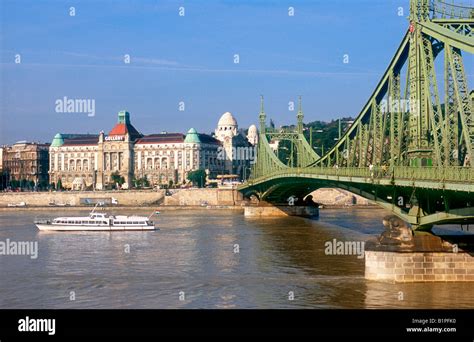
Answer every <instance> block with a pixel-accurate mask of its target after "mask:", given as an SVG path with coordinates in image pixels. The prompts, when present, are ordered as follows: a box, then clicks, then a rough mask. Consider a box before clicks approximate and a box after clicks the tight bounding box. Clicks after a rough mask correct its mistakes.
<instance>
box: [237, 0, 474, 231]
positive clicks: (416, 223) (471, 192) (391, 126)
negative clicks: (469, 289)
mask: <svg viewBox="0 0 474 342" xmlns="http://www.w3.org/2000/svg"><path fill="white" fill-rule="evenodd" d="M408 24H409V27H408V29H407V32H406V34H405V36H404V37H403V39H402V42H401V44H400V46H399V47H398V49H397V51H396V53H395V55H394V57H393V59H392V60H391V62H390V64H389V66H388V68H387V70H386V71H385V73H384V74H383V76H382V78H381V80H380V82H379V83H378V85H377V86H376V88H375V90H374V92H373V93H372V95H371V96H370V98H369V100H368V101H367V103H366V104H365V106H364V107H363V108H362V111H361V112H360V114H359V115H358V117H357V118H356V120H355V121H354V123H353V124H352V125H351V126H350V127H349V128H348V129H347V130H346V132H345V133H344V134H343V135H342V136H341V138H340V139H339V140H338V141H337V143H336V144H335V145H334V146H333V147H332V149H330V150H329V151H328V152H327V153H326V154H324V155H322V156H319V155H318V154H317V153H316V152H315V151H313V149H312V147H311V146H310V145H309V144H308V142H307V141H306V139H305V137H304V135H303V111H302V108H301V102H300V105H299V110H298V114H297V126H296V130H295V131H291V132H290V131H275V130H272V129H269V128H267V126H266V114H265V111H264V107H263V99H262V106H261V112H260V115H259V120H260V131H259V144H258V158H257V162H256V163H255V164H254V168H253V170H252V175H251V178H250V179H249V181H248V182H247V183H246V184H244V185H243V186H241V187H240V190H241V191H242V192H243V193H244V195H246V196H250V195H251V194H255V195H257V196H258V197H259V198H260V199H262V200H266V201H269V202H273V203H281V202H285V201H286V199H287V198H288V197H289V196H297V197H300V198H302V197H304V196H305V195H307V194H308V193H310V192H312V191H313V190H315V189H317V188H320V187H327V186H333V187H339V188H343V189H347V190H349V191H351V192H354V193H357V194H359V195H361V196H363V197H366V198H368V199H371V200H373V201H375V202H377V203H378V204H379V205H381V206H383V207H385V208H387V209H390V210H392V211H393V212H394V213H395V214H397V215H398V216H400V217H401V218H402V219H404V220H406V221H408V222H409V223H411V224H412V226H413V227H414V228H430V227H431V226H432V225H433V224H443V223H463V224H464V223H474V104H473V103H474V92H472V91H471V92H470V91H469V86H468V80H467V75H466V71H465V68H464V58H466V59H467V61H468V63H470V64H469V65H470V66H471V67H472V65H474V64H473V61H474V60H473V53H474V33H473V31H474V8H470V7H464V6H459V5H454V4H448V3H446V2H445V1H441V0H411V1H410V17H409V23H408ZM466 56H467V57H466ZM269 140H290V141H291V143H292V146H294V149H295V151H296V153H295V158H294V160H292V163H291V165H286V164H284V163H283V162H282V161H281V160H279V158H278V155H277V154H275V152H274V151H273V150H272V148H271V147H270V144H269Z"/></svg>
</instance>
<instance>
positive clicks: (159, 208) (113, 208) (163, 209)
mask: <svg viewBox="0 0 474 342" xmlns="http://www.w3.org/2000/svg"><path fill="white" fill-rule="evenodd" d="M102 208H103V209H104V210H110V211H118V210H127V211H133V210H156V211H159V212H166V211H177V210H193V211H194V210H232V211H242V212H243V210H244V208H243V207H242V206H240V205H216V206H212V205H211V206H198V205H187V206H179V205H167V206H123V205H122V206H106V207H101V209H102ZM92 209H93V207H91V206H65V207H55V206H36V207H29V206H26V207H16V208H15V207H2V208H0V212H12V211H13V212H17V211H31V210H33V211H78V210H84V211H90V210H92Z"/></svg>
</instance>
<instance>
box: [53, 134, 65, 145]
mask: <svg viewBox="0 0 474 342" xmlns="http://www.w3.org/2000/svg"><path fill="white" fill-rule="evenodd" d="M63 144H64V138H63V136H62V135H61V134H60V133H57V134H56V135H55V136H54V138H53V141H52V142H51V147H59V146H62V145H63Z"/></svg>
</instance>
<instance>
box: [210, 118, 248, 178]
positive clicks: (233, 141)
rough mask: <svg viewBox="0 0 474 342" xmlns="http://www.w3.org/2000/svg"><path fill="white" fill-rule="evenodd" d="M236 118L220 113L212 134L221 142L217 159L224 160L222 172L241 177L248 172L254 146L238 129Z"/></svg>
mask: <svg viewBox="0 0 474 342" xmlns="http://www.w3.org/2000/svg"><path fill="white" fill-rule="evenodd" d="M238 128H239V127H238V124H237V120H236V119H235V118H234V116H233V115H232V114H231V113H229V112H226V113H224V114H222V116H221V118H220V119H219V122H218V123H217V128H216V130H215V131H214V135H215V137H216V139H217V140H219V141H220V142H221V144H222V147H221V148H220V150H219V159H220V160H223V161H224V169H223V170H222V171H223V172H222V174H235V175H238V176H239V177H240V178H241V179H242V178H245V176H246V175H247V174H249V169H250V165H251V164H252V163H253V162H254V160H255V158H256V153H255V150H256V149H255V148H254V146H253V145H252V144H251V143H250V142H249V140H248V139H247V138H246V137H244V136H243V135H242V134H240V133H239V131H238Z"/></svg>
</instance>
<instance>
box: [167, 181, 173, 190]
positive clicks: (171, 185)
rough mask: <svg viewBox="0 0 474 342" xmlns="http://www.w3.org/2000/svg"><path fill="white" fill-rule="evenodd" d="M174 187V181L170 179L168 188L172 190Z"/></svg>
mask: <svg viewBox="0 0 474 342" xmlns="http://www.w3.org/2000/svg"><path fill="white" fill-rule="evenodd" d="M172 187H173V180H172V179H170V180H169V182H168V188H170V189H171V188H172Z"/></svg>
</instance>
